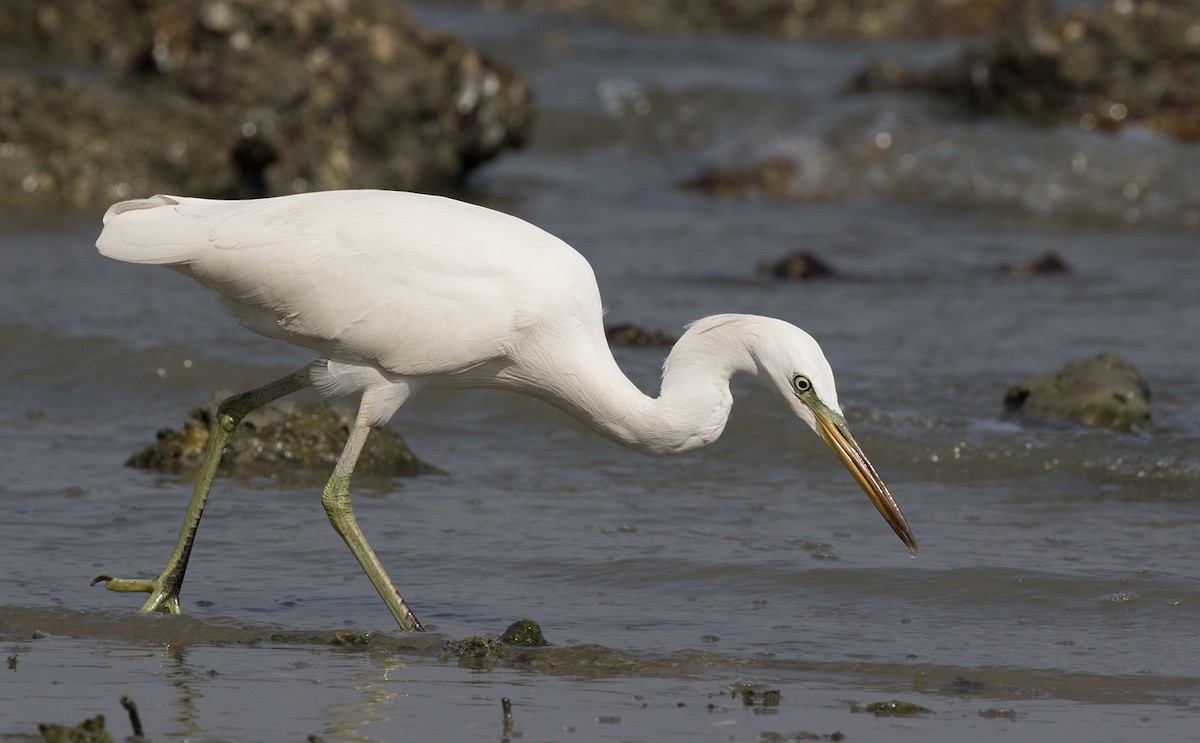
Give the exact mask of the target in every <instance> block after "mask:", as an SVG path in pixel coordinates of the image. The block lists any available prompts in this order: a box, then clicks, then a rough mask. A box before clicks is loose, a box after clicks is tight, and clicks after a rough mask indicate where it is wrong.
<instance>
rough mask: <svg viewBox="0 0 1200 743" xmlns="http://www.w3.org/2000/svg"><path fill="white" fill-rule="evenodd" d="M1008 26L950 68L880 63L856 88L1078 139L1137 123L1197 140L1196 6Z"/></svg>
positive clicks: (1126, 0) (1044, 18)
mask: <svg viewBox="0 0 1200 743" xmlns="http://www.w3.org/2000/svg"><path fill="white" fill-rule="evenodd" d="M1012 20H1013V22H1012V23H1009V24H1004V25H1002V26H1000V27H998V29H997V32H996V33H995V34H994V35H993V36H992V37H991V38H990V39H989V41H988V42H987V43H986V44H983V45H981V46H977V47H973V48H971V49H968V50H967V51H965V52H964V53H963V54H961V55H960V56H959V57H957V58H956V59H953V60H951V61H949V62H946V63H943V64H941V65H938V66H936V67H933V68H932V69H928V70H912V69H908V68H906V67H904V66H903V65H902V64H900V63H898V62H896V61H892V60H888V61H883V62H877V63H875V64H874V65H872V66H871V67H869V68H868V69H866V70H864V71H863V72H862V73H860V74H859V75H858V77H857V79H856V80H855V82H854V84H853V87H854V88H855V89H857V90H872V89H880V88H884V89H889V88H901V89H913V90H921V91H927V92H930V93H934V94H937V95H940V96H944V97H947V98H950V99H953V100H955V101H957V102H958V103H960V104H961V105H962V106H964V107H966V108H968V109H971V110H972V111H977V112H981V113H987V114H1005V115H1009V114H1011V115H1019V116H1023V117H1026V118H1030V119H1033V120H1035V121H1039V122H1045V123H1058V122H1078V123H1079V125H1080V126H1082V127H1083V128H1085V129H1093V128H1100V129H1107V130H1117V129H1120V128H1122V127H1124V126H1125V125H1126V124H1129V123H1130V122H1134V121H1137V122H1141V123H1142V124H1143V125H1144V126H1146V127H1149V128H1152V129H1158V130H1161V131H1163V132H1165V133H1167V134H1169V135H1171V136H1174V137H1177V138H1180V139H1184V140H1190V141H1195V140H1200V98H1198V97H1197V96H1196V95H1195V93H1194V92H1195V90H1196V89H1197V88H1200V5H1197V4H1196V3H1195V2H1193V1H1192V0H1116V1H1115V2H1108V3H1095V4H1092V3H1086V4H1083V3H1081V4H1077V5H1075V6H1073V7H1070V8H1068V9H1066V10H1064V11H1062V12H1061V13H1057V14H1048V13H1042V12H1022V13H1016V14H1014V15H1013V17H1012Z"/></svg>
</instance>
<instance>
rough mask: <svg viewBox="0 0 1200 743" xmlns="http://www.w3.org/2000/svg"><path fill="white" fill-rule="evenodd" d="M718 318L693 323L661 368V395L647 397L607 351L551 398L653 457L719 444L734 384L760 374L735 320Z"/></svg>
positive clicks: (567, 376) (562, 377) (566, 376)
mask: <svg viewBox="0 0 1200 743" xmlns="http://www.w3.org/2000/svg"><path fill="white" fill-rule="evenodd" d="M736 317H738V316H729V315H722V316H715V317H710V318H704V319H703V320H700V321H698V322H697V323H695V324H693V325H692V326H691V327H690V328H689V329H688V331H687V332H686V333H684V335H683V337H681V338H680V339H679V341H678V342H677V343H676V344H675V347H674V348H673V349H671V353H670V355H669V356H668V357H667V361H666V363H665V364H664V365H663V377H662V389H661V392H660V393H659V395H658V397H649V396H647V395H645V394H644V393H642V392H641V390H639V389H638V388H637V386H636V385H634V384H633V382H631V381H629V379H628V378H627V377H626V376H625V374H624V373H623V372H622V371H621V370H620V368H619V367H618V366H617V363H616V361H615V360H614V359H613V357H612V353H611V352H610V351H609V350H608V348H607V346H605V347H603V348H602V349H600V348H598V349H597V350H596V353H595V356H594V358H593V359H592V360H590V362H589V363H586V364H584V365H583V368H581V369H574V370H573V371H572V373H569V374H564V375H559V379H560V380H564V381H563V382H562V384H560V385H557V386H559V387H560V389H558V390H556V394H554V395H553V397H552V398H547V399H548V400H549V401H550V402H551V403H553V404H554V405H556V406H557V407H559V408H561V409H563V410H565V411H566V412H568V413H571V414H572V415H573V416H575V417H576V418H578V419H579V420H581V421H583V422H584V423H586V424H588V425H589V426H591V427H592V428H594V429H595V430H597V431H598V432H600V433H602V434H604V435H605V436H607V437H608V438H610V439H612V440H613V441H616V442H617V443H619V444H621V445H623V446H626V447H629V448H631V449H635V450H637V451H640V452H642V453H644V454H650V455H654V456H659V455H665V454H678V453H682V452H685V451H690V450H692V449H697V448H699V447H702V446H705V445H707V444H710V443H712V442H713V441H715V440H716V439H717V438H718V437H719V436H720V435H721V432H722V431H724V430H725V423H726V421H727V420H728V418H729V409H730V407H731V406H732V404H733V396H732V395H731V394H730V392H729V379H730V378H731V377H732V376H733V375H734V374H736V373H738V372H749V373H757V364H756V362H755V360H754V358H753V354H752V353H751V352H750V349H749V347H748V345H747V342H746V340H747V339H746V337H745V336H744V335H743V334H742V333H741V332H740V331H739V327H738V323H736V322H730V321H729V319H730V318H736Z"/></svg>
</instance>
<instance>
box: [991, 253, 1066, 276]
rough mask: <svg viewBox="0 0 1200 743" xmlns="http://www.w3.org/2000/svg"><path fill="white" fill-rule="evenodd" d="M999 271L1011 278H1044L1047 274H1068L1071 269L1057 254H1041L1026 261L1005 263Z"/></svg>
mask: <svg viewBox="0 0 1200 743" xmlns="http://www.w3.org/2000/svg"><path fill="white" fill-rule="evenodd" d="M1000 270H1001V271H1004V272H1005V273H1010V274H1012V275H1013V276H1045V275H1047V274H1056V273H1068V272H1069V271H1070V270H1071V269H1070V268H1068V267H1067V262H1066V261H1064V260H1063V259H1062V258H1060V257H1059V256H1058V254H1057V253H1042V254H1041V255H1039V256H1035V257H1033V258H1030V259H1029V260H1027V261H1019V262H1017V263H1005V264H1003V265H1001V266H1000Z"/></svg>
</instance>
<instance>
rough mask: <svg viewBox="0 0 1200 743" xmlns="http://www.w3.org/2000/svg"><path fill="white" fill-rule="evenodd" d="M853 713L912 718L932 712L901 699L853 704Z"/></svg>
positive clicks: (851, 708)
mask: <svg viewBox="0 0 1200 743" xmlns="http://www.w3.org/2000/svg"><path fill="white" fill-rule="evenodd" d="M850 711H851V712H870V713H872V714H874V715H875V716H876V717H912V716H913V715H924V714H928V713H929V712H930V710H928V709H926V708H925V707H922V706H921V705H919V704H916V703H914V702H905V701H903V700H900V699H889V700H888V701H886V702H870V703H868V704H851V705H850Z"/></svg>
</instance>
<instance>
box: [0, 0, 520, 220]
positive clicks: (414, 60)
mask: <svg viewBox="0 0 1200 743" xmlns="http://www.w3.org/2000/svg"><path fill="white" fill-rule="evenodd" d="M0 44H3V46H4V48H5V51H6V55H5V61H6V62H7V64H4V63H3V62H0V67H4V68H7V72H5V73H4V74H3V75H0V205H2V206H15V207H61V206H69V207H75V208H95V207H101V206H106V205H107V204H108V203H110V202H112V201H114V200H116V199H121V198H130V197H134V196H146V195H150V194H153V193H156V192H182V193H187V194H190V195H196V196H214V197H253V196H267V195H279V194H287V193H293V192H297V191H308V190H321V189H334V188H347V187H360V188H366V187H381V188H400V189H423V190H436V189H441V188H446V187H449V186H452V185H453V184H455V183H456V182H457V181H458V180H459V179H461V177H462V176H463V175H464V174H465V173H467V172H468V171H469V170H471V169H472V168H474V167H475V166H477V165H479V164H480V163H482V162H484V161H486V160H488V159H490V158H492V157H494V156H496V155H497V154H498V153H499V152H501V151H503V150H504V149H506V148H510V147H514V146H518V145H520V144H521V143H522V142H523V141H524V139H525V137H526V136H527V134H528V131H529V128H530V125H531V122H532V116H533V106H532V95H531V93H530V89H529V86H528V84H527V83H526V82H525V81H524V80H523V79H521V78H519V77H517V76H516V75H515V74H514V73H513V72H511V71H510V70H509V69H507V68H506V67H503V66H501V65H499V64H497V63H495V62H493V61H491V60H490V59H488V58H486V57H485V56H483V55H482V54H481V53H480V52H478V51H477V50H475V49H473V48H471V47H469V46H468V45H467V44H465V43H464V42H463V41H461V40H460V39H459V38H458V37H456V36H454V35H452V34H449V33H443V32H433V31H429V30H426V29H424V28H422V27H420V26H418V25H417V24H415V23H414V22H413V21H412V19H411V18H410V17H409V15H408V12H407V10H406V9H405V7H404V5H403V4H401V3H398V2H395V1H394V0H341V1H339V2H326V1H325V0H299V1H298V2H284V1H283V0H267V1H265V2H260V1H259V0H208V1H207V2H196V3H193V2H187V1H186V0H144V1H143V2H137V3H128V2H122V1H119V0H95V2H88V3H82V4H81V3H78V2H76V1H75V0H12V2H9V3H6V5H5V16H4V23H2V24H0ZM33 58H36V59H37V60H38V61H39V63H38V64H36V65H35V64H23V63H22V60H26V61H28V60H29V59H33ZM47 58H49V59H51V60H54V61H55V62H63V63H66V64H67V65H73V67H70V68H67V67H66V65H63V64H46V62H45V60H46V59H47ZM14 62H15V64H14ZM64 68H66V69H70V74H51V72H50V71H52V70H61V69H64ZM34 69H40V70H42V72H41V73H35V72H32V71H31V70H34Z"/></svg>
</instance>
